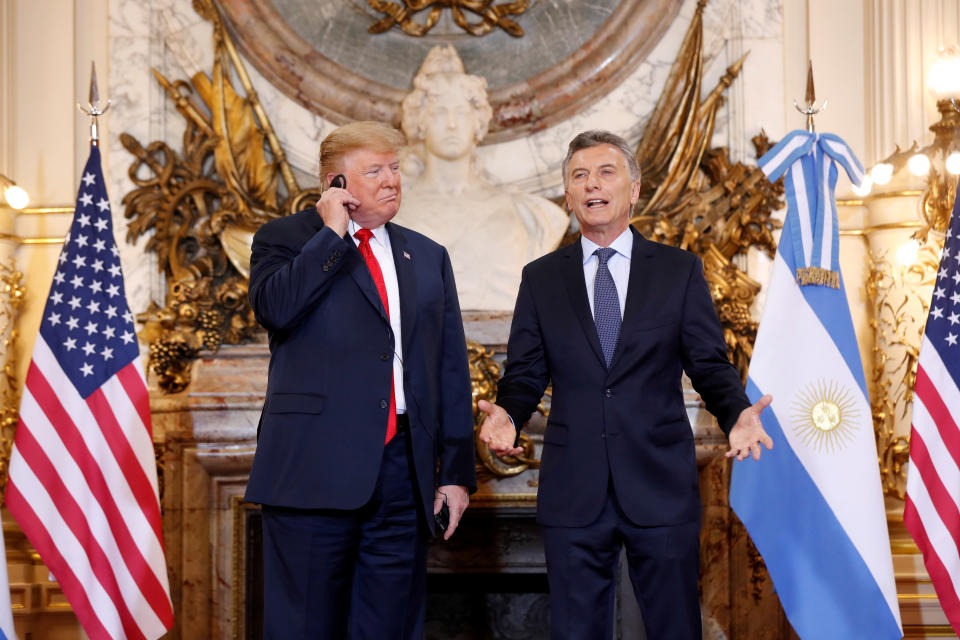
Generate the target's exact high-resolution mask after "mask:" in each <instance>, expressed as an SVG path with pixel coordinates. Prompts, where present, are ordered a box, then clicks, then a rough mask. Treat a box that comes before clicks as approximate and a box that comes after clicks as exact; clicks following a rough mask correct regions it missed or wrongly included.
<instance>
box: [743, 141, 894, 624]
mask: <svg viewBox="0 0 960 640" xmlns="http://www.w3.org/2000/svg"><path fill="white" fill-rule="evenodd" d="M837 165H840V166H841V167H842V168H843V169H844V170H845V171H846V172H847V174H848V175H849V177H850V179H851V181H852V182H853V183H854V184H859V183H860V182H861V180H862V178H863V167H862V166H861V165H860V163H859V162H858V161H857V159H856V157H855V156H854V154H853V153H852V152H851V150H850V149H849V147H847V145H846V144H845V143H844V142H843V141H842V140H841V139H840V138H838V137H837V136H834V135H830V134H817V133H809V132H806V131H794V132H792V133H791V134H789V135H788V136H787V137H786V138H784V140H782V141H781V142H780V143H779V144H778V145H776V146H775V147H774V148H773V149H771V150H770V151H769V152H768V153H767V154H766V155H764V156H763V157H762V158H761V159H760V167H761V169H762V170H763V171H764V173H766V174H767V176H768V177H769V178H770V179H771V180H776V179H777V178H779V177H780V176H781V175H785V176H786V177H785V187H786V196H787V216H786V220H785V221H784V226H783V235H782V236H781V238H780V246H779V248H778V250H777V254H776V258H775V260H774V265H773V271H772V274H771V278H770V284H769V287H768V292H767V301H766V305H765V307H764V310H763V315H762V317H761V320H760V327H759V330H758V331H757V340H756V343H755V345H754V351H753V358H752V359H751V361H750V370H749V372H748V379H747V394H748V395H749V396H750V400H751V401H753V402H756V401H757V400H759V399H760V397H761V396H763V395H764V394H767V393H769V394H772V395H773V403H772V404H771V405H770V408H769V410H767V411H764V412H763V414H762V416H761V419H762V421H763V427H764V429H765V430H766V431H767V433H768V434H769V435H770V437H771V438H773V442H774V446H773V449H772V450H771V451H765V452H764V453H763V455H762V456H761V458H760V460H759V461H754V460H748V461H742V462H736V463H734V468H733V476H732V479H731V486H730V504H731V506H732V507H733V509H734V510H735V511H736V513H737V515H738V516H739V517H740V519H741V520H742V521H743V523H744V525H745V526H746V528H747V531H748V532H749V533H750V537H751V538H752V539H753V542H754V544H755V545H756V547H757V549H758V550H759V551H760V554H761V555H762V556H763V559H764V561H765V563H766V565H767V569H768V570H769V572H770V576H771V578H772V579H773V583H774V586H775V587H776V590H777V593H778V595H779V597H780V602H781V604H782V605H783V609H784V612H785V613H786V615H787V618H788V619H789V620H790V623H791V624H792V625H793V628H794V629H795V630H796V632H797V634H798V635H799V636H800V637H801V638H803V639H804V640H813V639H816V640H828V639H836V640H852V639H858V638H863V639H865V640H866V639H870V640H887V639H895V638H902V637H903V632H902V629H901V623H900V610H899V607H898V604H897V592H896V586H895V583H894V578H893V562H892V557H891V553H890V541H889V534H888V532H887V521H886V511H885V508H884V502H883V492H882V490H881V485H880V471H879V468H878V465H877V447H876V441H875V440H874V435H873V421H872V418H871V411H870V401H869V396H868V394H867V385H866V379H865V378H864V374H863V365H862V363H861V360H860V351H859V349H858V347H857V339H856V335H855V333H854V329H853V320H852V319H851V316H850V308H849V306H848V304H847V298H846V294H845V293H844V288H843V279H842V277H841V276H840V261H839V251H838V249H839V247H838V244H839V242H838V241H839V233H838V225H837V209H836V201H835V200H834V190H835V187H836V184H837V176H838V170H837Z"/></svg>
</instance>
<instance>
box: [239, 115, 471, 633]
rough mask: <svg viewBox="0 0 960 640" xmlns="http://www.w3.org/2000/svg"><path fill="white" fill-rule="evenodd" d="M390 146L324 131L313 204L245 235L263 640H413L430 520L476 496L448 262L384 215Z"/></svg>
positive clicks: (391, 206) (377, 133) (374, 135)
mask: <svg viewBox="0 0 960 640" xmlns="http://www.w3.org/2000/svg"><path fill="white" fill-rule="evenodd" d="M403 143H404V139H403V135H402V134H400V133H399V132H398V131H396V130H395V129H392V128H390V127H388V126H386V125H383V124H379V123H375V122H355V123H352V124H349V125H346V126H343V127H340V128H339V129H336V130H335V131H333V132H332V133H331V134H330V135H328V136H327V137H326V138H325V139H324V141H323V143H322V144H321V147H320V176H321V179H322V180H323V184H324V185H325V187H326V188H325V190H324V192H323V195H322V197H321V198H320V201H319V202H318V203H317V206H316V208H315V209H309V210H306V211H302V212H300V213H297V214H294V215H291V216H288V217H285V218H280V219H278V220H273V221H271V222H269V223H267V224H265V225H264V226H263V227H261V229H260V230H259V231H258V232H257V234H256V235H255V237H254V240H253V253H252V255H251V259H250V303H251V306H252V307H253V311H254V313H255V315H256V317H257V320H258V321H259V322H260V324H262V325H263V326H264V327H265V328H266V329H267V332H268V334H269V338H270V354H271V357H270V368H269V376H268V382H267V392H266V398H265V400H264V406H263V413H262V415H261V419H260V426H259V429H258V434H257V452H256V456H255V457H254V461H253V469H252V470H251V472H250V480H249V483H248V485H247V493H246V499H247V500H248V501H250V502H255V503H259V504H261V505H263V551H264V630H263V632H264V633H263V637H264V638H266V639H280V638H282V639H284V640H289V639H293V638H311V639H312V638H323V639H331V640H334V639H336V640H339V639H341V638H352V639H374V638H375V639H377V640H386V639H391V638H395V639H397V640H406V639H408V638H422V637H423V634H424V631H423V620H424V606H425V598H426V551H427V541H428V539H429V537H430V536H431V535H432V534H435V533H436V531H435V519H434V514H435V513H437V512H439V511H440V509H441V507H442V506H443V505H444V503H446V505H447V506H448V508H449V512H450V516H449V526H448V528H447V530H446V532H445V534H444V537H445V538H449V537H450V536H451V535H452V534H453V532H454V530H455V529H456V528H457V524H458V523H459V521H460V517H461V515H462V514H463V511H464V509H466V507H467V503H468V500H469V493H470V492H471V491H473V490H475V488H476V473H475V467H474V447H473V418H472V410H471V395H470V394H471V392H470V380H469V370H468V365H467V353H466V343H465V340H464V334H463V324H462V321H461V317H460V306H459V304H458V301H457V292H456V285H455V283H454V279H453V271H452V268H451V266H450V258H449V256H448V255H447V252H446V250H445V249H444V248H443V247H442V246H440V245H438V244H437V243H435V242H433V241H432V240H430V239H428V238H426V237H425V236H422V235H420V234H418V233H416V232H414V231H411V230H409V229H405V228H403V227H400V226H397V225H395V224H393V223H391V222H390V219H391V218H393V216H394V215H396V213H397V210H398V208H399V206H400V196H401V184H400V172H399V166H398V164H399V163H398V161H397V151H398V150H399V149H400V147H401V146H402V145H403ZM338 174H342V176H343V177H344V178H345V181H346V184H345V185H343V186H335V185H338V184H340V183H339V181H336V182H335V178H337V177H338ZM332 185H334V186H332Z"/></svg>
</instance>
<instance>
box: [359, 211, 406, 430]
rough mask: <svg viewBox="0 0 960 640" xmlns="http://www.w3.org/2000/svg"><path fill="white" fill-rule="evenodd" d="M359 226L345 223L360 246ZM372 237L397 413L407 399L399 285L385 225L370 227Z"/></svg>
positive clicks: (404, 407) (371, 242)
mask: <svg viewBox="0 0 960 640" xmlns="http://www.w3.org/2000/svg"><path fill="white" fill-rule="evenodd" d="M361 228H362V227H360V226H359V225H358V224H357V223H356V222H354V221H353V219H352V218H351V220H350V224H348V225H347V231H348V232H349V233H350V237H351V238H353V243H354V244H355V245H357V246H358V247H359V246H360V240H359V239H357V238H356V237H355V236H354V235H353V234H355V233H356V232H357V231H359V230H360V229H361ZM370 231H372V232H373V237H372V238H370V248H371V249H373V255H374V257H375V258H376V259H377V262H379V263H380V271H381V272H382V273H383V283H384V285H386V288H387V303H388V304H389V307H390V328H391V329H393V344H394V348H393V398H394V400H395V402H396V405H397V413H398V414H399V413H406V412H407V399H406V397H405V396H404V395H403V358H401V357H400V352H401V351H402V347H401V345H402V344H403V342H401V334H400V286H399V285H398V284H397V265H396V264H395V263H394V262H393V250H392V249H391V247H390V234H389V233H387V229H386V227H384V226H383V225H380V226H379V227H377V228H376V229H370Z"/></svg>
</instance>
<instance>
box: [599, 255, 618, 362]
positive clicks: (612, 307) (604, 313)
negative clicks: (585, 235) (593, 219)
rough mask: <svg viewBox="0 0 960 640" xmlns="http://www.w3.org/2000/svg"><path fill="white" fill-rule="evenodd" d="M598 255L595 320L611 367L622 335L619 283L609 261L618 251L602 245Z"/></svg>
mask: <svg viewBox="0 0 960 640" xmlns="http://www.w3.org/2000/svg"><path fill="white" fill-rule="evenodd" d="M593 253H594V254H595V255H596V256H597V260H598V262H599V264H597V276H596V278H595V279H594V281H593V322H594V324H596V325H597V336H598V337H599V338H600V347H601V348H602V349H603V358H604V360H606V361H607V368H608V369H609V368H610V361H611V360H613V350H614V349H616V347H617V339H618V338H619V337H620V299H619V297H618V296H617V285H616V283H615V282H614V281H613V276H612V275H610V268H609V267H608V266H607V261H608V260H610V257H611V256H612V255H613V254H614V253H616V250H615V249H611V248H610V247H602V248H600V249H597V250H596V251H594V252H593Z"/></svg>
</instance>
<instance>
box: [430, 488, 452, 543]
mask: <svg viewBox="0 0 960 640" xmlns="http://www.w3.org/2000/svg"><path fill="white" fill-rule="evenodd" d="M440 495H442V496H443V506H441V507H440V511H437V512H436V513H435V514H433V519H434V520H436V522H437V530H438V531H439V532H440V533H441V534H443V533H446V532H447V527H449V526H450V507H448V506H447V495H446V494H445V493H441V494H440Z"/></svg>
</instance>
